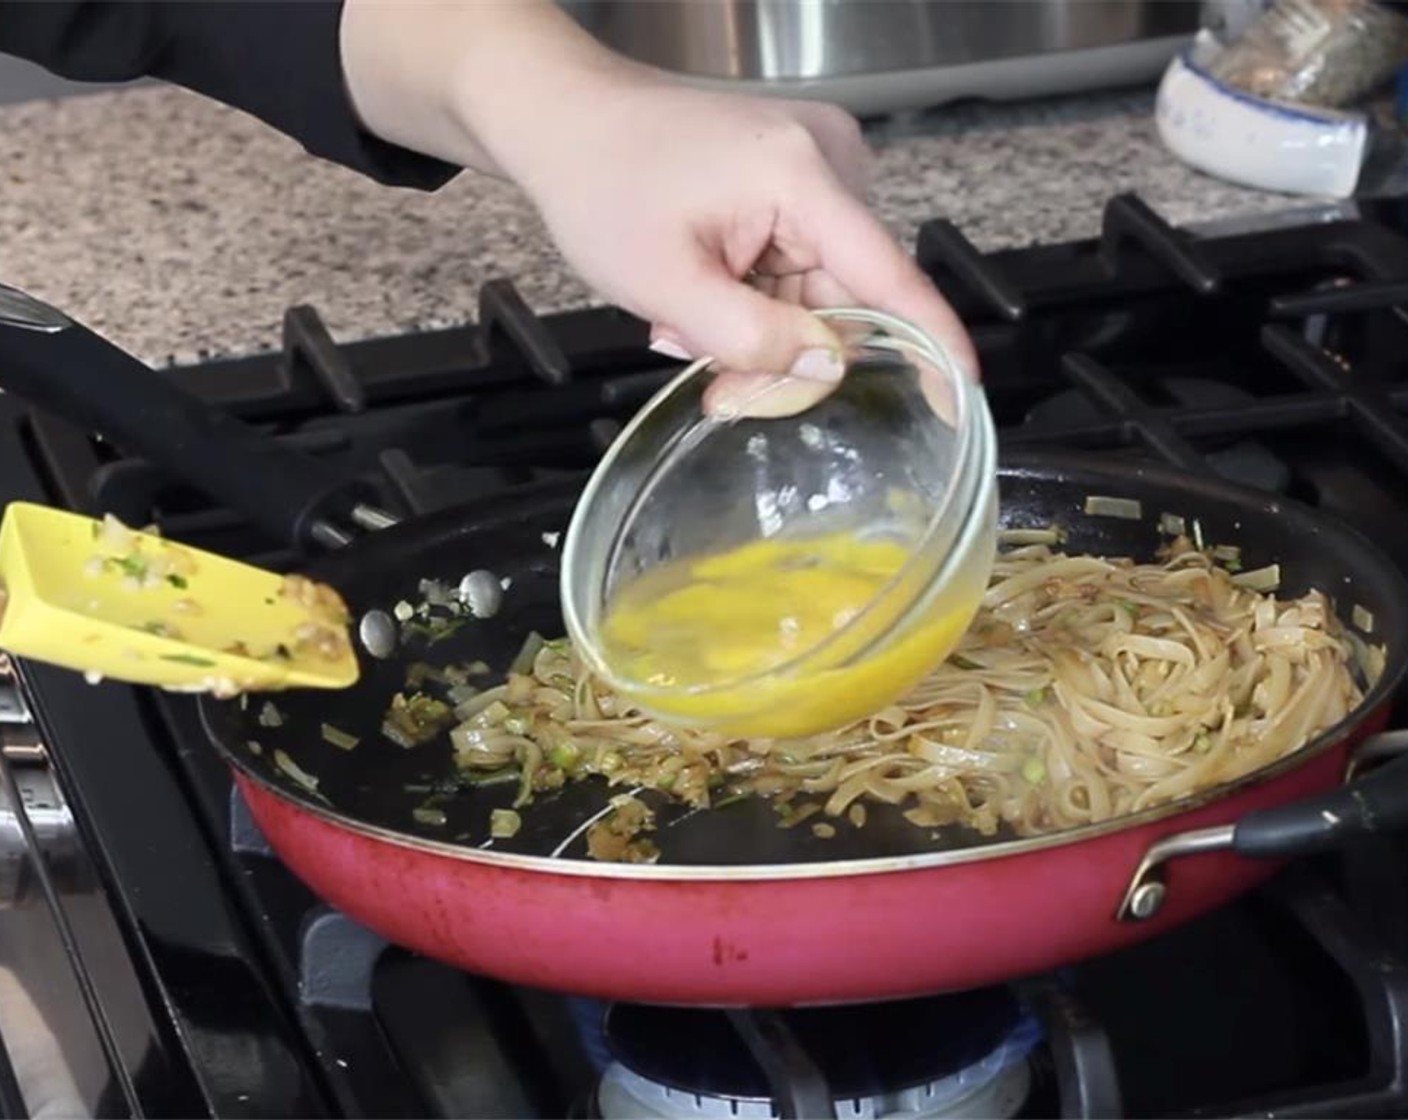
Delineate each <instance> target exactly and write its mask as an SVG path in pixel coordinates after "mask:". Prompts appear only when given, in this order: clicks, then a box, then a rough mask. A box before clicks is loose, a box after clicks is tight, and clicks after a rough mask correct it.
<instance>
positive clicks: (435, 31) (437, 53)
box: [341, 0, 654, 178]
mask: <svg viewBox="0 0 1408 1120" xmlns="http://www.w3.org/2000/svg"><path fill="white" fill-rule="evenodd" d="M341 42H342V59H343V70H344V73H345V74H346V78H347V87H348V91H349V93H350V95H351V98H352V102H353V104H354V105H355V106H356V109H357V112H358V115H359V116H360V117H361V120H362V122H363V125H364V126H365V127H366V128H367V129H368V130H369V131H370V132H372V133H373V134H375V135H377V136H379V137H381V138H382V139H383V140H386V141H389V142H390V143H393V144H398V145H401V146H403V147H406V148H410V149H413V150H415V151H418V152H424V153H426V154H428V155H432V156H435V157H437V158H440V159H443V160H448V161H450V162H453V163H457V164H460V165H462V166H465V167H473V168H475V169H477V170H480V171H488V172H491V173H494V174H500V175H508V176H510V177H512V178H522V177H525V176H528V177H531V169H530V168H528V167H527V166H525V165H524V164H523V161H522V159H521V158H520V155H519V153H520V152H521V151H527V150H532V151H537V152H541V151H542V149H543V146H544V145H548V144H551V143H552V142H553V137H552V135H551V133H552V129H553V127H554V122H555V121H558V120H561V119H563V118H566V117H574V118H575V119H576V120H578V121H579V122H580V121H581V120H582V116H581V114H582V112H583V111H585V112H589V113H590V112H594V111H596V110H597V109H598V108H599V106H598V105H595V104H593V105H591V106H587V105H584V104H583V98H586V97H592V98H593V99H597V98H601V97H603V96H606V95H607V91H609V90H610V89H611V88H612V87H613V85H616V84H629V83H630V82H631V81H633V80H647V79H648V78H649V77H651V76H653V74H654V72H652V71H650V70H648V69H647V68H645V67H642V66H638V65H636V64H634V63H630V62H628V61H626V60H625V59H622V58H620V57H619V56H617V55H615V54H612V53H611V52H610V51H608V50H606V49H605V48H604V47H602V46H601V45H600V44H598V43H597V42H596V40H595V39H593V38H592V37H591V36H590V35H588V34H587V33H586V32H585V31H583V30H582V29H581V28H580V27H578V26H577V24H576V23H575V22H574V21H573V20H572V19H571V18H570V17H569V16H567V15H566V14H565V13H563V12H562V11H560V10H559V9H558V7H557V6H556V5H555V4H553V3H551V2H550V0H454V2H451V0H430V2H421V0H346V4H345V7H344V9H343V17H342V28H341ZM563 107H571V108H572V110H573V112H572V113H570V114H564V113H562V112H561V109H562V108H563Z"/></svg>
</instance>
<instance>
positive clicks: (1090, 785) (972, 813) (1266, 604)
mask: <svg viewBox="0 0 1408 1120" xmlns="http://www.w3.org/2000/svg"><path fill="white" fill-rule="evenodd" d="M1351 656H1352V647H1351V644H1350V642H1349V641H1348V640H1347V638H1346V636H1345V634H1344V633H1343V631H1342V630H1341V627H1340V624H1339V622H1338V620H1337V619H1336V618H1335V615H1334V613H1333V611H1331V610H1330V609H1329V608H1328V605H1327V603H1326V601H1325V599H1324V596H1323V595H1322V594H1321V593H1320V592H1318V591H1312V592H1309V593H1308V594H1306V595H1305V596H1303V597H1302V598H1300V599H1297V600H1293V601H1278V600H1277V599H1275V598H1274V597H1273V596H1272V595H1271V594H1268V593H1264V592H1259V591H1256V590H1253V589H1252V588H1250V587H1246V586H1239V585H1238V583H1236V582H1235V581H1234V580H1233V579H1232V578H1231V576H1230V574H1229V573H1228V572H1227V571H1226V570H1225V569H1223V568H1221V567H1218V566H1217V564H1216V563H1215V562H1214V559H1213V557H1212V555H1211V554H1209V553H1205V552H1201V551H1198V550H1196V549H1194V547H1193V546H1192V544H1191V543H1190V542H1188V541H1187V540H1186V539H1182V538H1180V539H1179V540H1177V541H1175V542H1173V543H1172V544H1171V545H1170V546H1169V547H1168V548H1167V550H1166V552H1165V554H1164V556H1163V557H1162V559H1161V560H1160V561H1159V562H1156V563H1151V564H1137V563H1135V562H1133V561H1132V560H1129V559H1109V558H1095V557H1090V556H1067V555H1064V554H1062V553H1059V552H1055V551H1053V550H1052V548H1051V547H1050V545H1049V544H1044V543H1037V544H1025V545H1023V546H1022V547H1018V548H1015V549H1012V550H1011V551H1009V552H1007V553H1005V554H1004V555H1001V556H999V558H998V561H997V564H996V567H995V569H994V573H993V579H992V582H991V585H990V588H989V590H988V593H987V596H986V598H985V600H984V604H983V608H982V610H981V611H980V612H979V614H978V617H977V619H976V620H975V622H974V624H973V626H972V627H971V628H970V630H969V631H968V633H967V635H966V636H965V637H964V639H963V641H962V643H961V644H960V646H959V647H958V649H957V650H956V652H955V654H954V655H953V656H952V657H951V658H950V659H949V660H948V661H947V662H945V663H944V664H943V665H941V666H940V667H939V668H938V669H936V670H935V671H934V672H933V673H932V674H930V676H929V677H928V678H926V679H925V680H924V681H922V682H921V683H920V684H919V685H918V686H917V687H916V688H915V689H913V691H912V692H911V693H910V694H909V695H908V696H907V697H906V698H905V699H903V700H902V701H900V702H899V703H897V704H892V705H890V706H889V707H887V708H884V709H883V710H881V711H878V712H876V713H875V714H874V715H872V716H870V717H869V718H868V719H865V720H861V721H859V722H857V723H855V724H853V725H851V726H850V727H847V728H844V729H842V730H840V731H837V732H833V733H830V734H826V735H819V736H814V737H811V738H807V739H801V740H790V741H782V740H767V739H757V740H740V739H736V738H730V737H728V736H726V735H723V734H721V733H719V732H715V731H710V730H701V729H681V728H675V727H671V726H668V725H666V724H664V723H661V722H660V721H658V720H655V719H653V718H651V717H649V716H647V715H645V714H643V713H641V712H639V711H637V710H635V709H633V708H631V707H629V706H628V705H627V704H626V703H625V702H624V701H622V700H620V698H618V697H617V696H615V695H614V694H613V693H611V692H610V690H608V689H607V688H605V687H604V686H603V685H602V684H601V683H600V682H599V681H597V680H595V679H593V678H591V677H590V676H589V675H587V674H586V673H585V672H584V670H583V668H582V665H581V663H580V662H579V661H578V659H577V658H576V657H575V655H574V654H573V651H572V649H571V647H570V646H569V644H568V643H567V642H566V641H565V640H559V641H555V642H547V643H543V644H542V645H541V646H539V647H538V648H537V649H536V651H535V652H534V653H533V656H532V659H531V672H529V673H528V674H527V675H523V676H519V675H514V676H511V677H510V679H509V681H508V683H507V685H506V686H504V687H503V688H500V689H494V690H491V691H490V692H486V693H484V694H481V695H480V696H477V697H475V699H474V701H473V702H472V703H471V704H470V705H466V706H464V707H463V708H462V709H461V712H462V713H463V715H467V716H468V717H469V718H468V719H467V720H466V721H465V722H464V723H462V724H461V725H460V726H459V727H458V728H456V729H455V732H454V734H453V740H454V743H455V747H456V751H457V761H458V762H459V764H460V766H461V767H462V768H464V769H465V770H467V771H471V772H475V771H501V770H503V768H504V767H506V766H516V767H518V768H519V769H520V776H521V777H520V793H519V801H518V803H519V804H522V803H523V802H526V801H528V800H531V798H532V797H533V795H534V794H535V793H536V792H538V791H542V790H545V789H551V788H556V787H558V786H560V785H562V784H563V782H564V781H571V780H576V779H579V778H583V777H586V776H588V775H591V774H600V775H605V776H606V778H607V779H608V781H610V782H611V783H613V784H618V783H619V784H623V785H627V786H630V787H641V788H646V789H656V790H661V791H663V792H665V793H668V794H669V795H670V796H672V797H675V798H677V799H679V800H681V801H684V802H687V803H689V804H691V805H694V806H699V807H707V806H709V805H711V804H717V803H719V802H721V801H726V800H732V799H736V798H737V797H739V796H746V795H754V794H758V795H763V796H767V797H773V798H776V799H777V801H778V805H779V811H780V813H781V814H782V816H783V818H784V822H785V823H788V824H796V823H798V822H799V821H800V820H803V819H805V817H806V816H810V815H812V813H813V812H815V811H820V812H823V813H825V814H827V815H828V816H829V817H832V818H840V820H841V821H843V822H846V821H848V822H850V823H851V824H852V825H853V826H856V827H859V825H858V824H857V823H856V822H857V821H859V822H862V823H863V822H864V821H865V819H866V815H865V811H864V807H863V806H864V804H865V803H867V802H869V803H888V804H894V805H899V806H901V807H902V809H903V811H904V813H905V816H906V818H907V819H908V820H910V821H911V822H912V823H914V824H915V825H916V827H925V828H932V827H937V826H939V825H942V824H947V823H951V822H958V823H962V824H964V825H967V826H970V827H973V828H977V829H979V830H981V831H982V832H985V833H989V834H991V833H993V832H995V831H996V830H997V829H998V828H999V827H1000V826H1002V825H1006V826H1007V827H1008V828H1009V829H1011V830H1013V831H1015V832H1016V833H1017V834H1019V835H1031V834H1036V833H1042V832H1049V831H1053V830H1057V829H1064V828H1071V827H1074V826H1079V825H1083V824H1088V823H1092V822H1097V821H1103V820H1108V819H1109V818H1111V817H1115V816H1119V815H1121V814H1126V813H1132V812H1137V811H1139V810H1141V809H1144V808H1147V807H1149V806H1153V805H1158V804H1161V803H1165V802H1168V801H1172V800H1176V799H1178V798H1184V797H1188V796H1189V795H1191V794H1194V793H1196V792H1198V791H1199V790H1203V789H1206V788H1208V787H1212V786H1217V785H1220V784H1223V783H1226V782H1228V781H1231V780H1232V779H1234V778H1237V777H1239V776H1241V775H1244V774H1247V773H1249V772H1251V771H1253V770H1256V769H1259V768H1261V767H1263V766H1266V765H1267V764H1269V763H1271V762H1274V761H1275V760H1276V759H1278V758H1281V757H1283V756H1284V755H1286V754H1288V753H1289V752H1291V751H1294V750H1297V749H1298V748H1300V747H1301V746H1303V745H1304V744H1305V743H1306V742H1307V741H1308V740H1309V739H1311V738H1313V737H1314V736H1315V735H1316V734H1317V733H1318V732H1320V731H1323V730H1325V729H1326V728H1328V727H1330V726H1332V725H1333V724H1335V723H1337V722H1338V721H1339V720H1341V719H1342V718H1343V717H1344V716H1345V715H1347V714H1348V713H1349V712H1350V711H1351V710H1352V709H1353V708H1354V707H1355V706H1356V705H1357V704H1358V703H1359V701H1360V700H1361V699H1362V695H1361V692H1360V689H1359V686H1358V684H1357V683H1356V680H1355V676H1354V674H1353V672H1352V670H1351ZM495 701H501V702H497V703H496V702H495ZM811 805H816V806H818V807H819V808H818V809H815V810H814V809H812V808H809V806H811ZM803 814H805V815H803ZM826 834H827V833H826V832H825V831H823V832H822V833H821V835H826Z"/></svg>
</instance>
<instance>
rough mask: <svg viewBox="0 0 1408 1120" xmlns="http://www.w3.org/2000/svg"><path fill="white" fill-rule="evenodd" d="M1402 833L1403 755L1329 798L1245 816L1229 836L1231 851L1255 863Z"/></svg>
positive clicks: (1407, 790)
mask: <svg viewBox="0 0 1408 1120" xmlns="http://www.w3.org/2000/svg"><path fill="white" fill-rule="evenodd" d="M1396 734H1401V733H1394V732H1390V733H1389V735H1396ZM1387 737H1388V736H1380V737H1379V740H1378V741H1379V742H1383V740H1384V739H1386V738H1387ZM1402 828H1408V753H1400V754H1399V755H1398V756H1397V757H1396V758H1394V759H1392V760H1391V761H1389V762H1384V763H1381V764H1380V765H1378V766H1376V767H1374V769H1373V770H1370V771H1369V772H1368V773H1366V774H1362V775H1360V776H1358V777H1356V778H1354V779H1353V780H1352V781H1350V782H1348V783H1347V784H1345V785H1342V786H1340V787H1339V788H1337V789H1334V790H1331V791H1330V792H1329V793H1322V794H1320V795H1319V796H1318V797H1311V798H1307V799H1306V800H1304V801H1297V802H1294V803H1292V804H1290V805H1278V806H1276V807H1274V808H1271V809H1258V810H1256V811H1255V812H1252V813H1248V814H1247V815H1246V816H1245V817H1243V818H1242V819H1241V820H1239V821H1238V822H1237V825H1236V827H1235V828H1234V829H1233V830H1232V849H1233V850H1234V851H1235V852H1237V853H1238V854H1239V855H1244V856H1252V857H1255V858H1258V859H1287V858H1290V857H1292V856H1308V855H1314V854H1315V853H1316V852H1326V851H1329V850H1331V849H1332V848H1336V847H1338V846H1339V845H1340V843H1341V842H1342V841H1343V840H1344V839H1345V838H1346V837H1349V836H1354V835H1363V834H1365V833H1373V832H1392V831H1394V830H1395V829H1402Z"/></svg>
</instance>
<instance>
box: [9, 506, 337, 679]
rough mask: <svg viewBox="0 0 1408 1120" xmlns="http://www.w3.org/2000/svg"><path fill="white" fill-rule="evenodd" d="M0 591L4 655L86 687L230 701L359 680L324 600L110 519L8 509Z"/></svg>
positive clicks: (326, 596) (299, 586)
mask: <svg viewBox="0 0 1408 1120" xmlns="http://www.w3.org/2000/svg"><path fill="white" fill-rule="evenodd" d="M0 583H2V584H3V587H4V603H3V609H2V610H0V649H3V650H5V651H6V652H8V653H12V654H15V655H17V656H20V657H28V658H32V659H34V660H37V661H46V662H49V663H51V664H54V665H61V666H63V667H65V668H68V669H74V670H77V671H78V672H82V673H86V674H88V676H89V678H90V679H95V678H97V677H107V678H113V679H116V680H122V681H128V682H131V683H134V684H150V685H157V686H159V687H162V688H169V689H177V690H182V691H211V692H215V693H217V694H225V695H229V694H233V693H235V692H240V691H264V690H275V689H285V688H346V687H348V686H350V685H352V684H353V683H355V682H356V680H357V658H356V655H355V654H354V653H353V651H352V647H351V644H350V641H349V638H348V633H347V611H346V607H345V606H344V605H343V603H342V600H341V599H340V598H339V597H338V595H337V594H336V592H334V591H333V590H332V589H330V588H327V587H324V586H321V585H317V584H313V583H311V582H310V581H308V580H306V579H302V578H301V577H297V576H292V577H284V576H281V575H278V574H276V573H274V572H266V571H264V570H262V569H260V568H255V567H251V566H250V565H248V564H241V563H239V562H237V561H234V560H230V559H227V558H226V557H223V556H216V555H214V554H213V553H209V552H202V551H200V550H198V549H194V548H188V547H186V546H185V545H182V544H177V543H174V542H170V541H166V540H163V539H162V538H161V537H159V536H157V535H155V534H152V533H143V532H136V531H133V530H131V529H128V528H127V527H125V526H123V525H122V524H121V523H119V522H117V521H115V520H113V519H111V518H109V519H107V520H105V521H95V520H93V519H92V518H88V517H83V516H80V515H78V514H74V513H67V512H64V511H61V510H55V509H49V508H48V507H46V506H40V505H32V504H30V503H27V502H12V503H10V504H9V505H8V506H6V507H5V513H4V520H3V523H0Z"/></svg>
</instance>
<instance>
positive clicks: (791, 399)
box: [704, 373, 836, 420]
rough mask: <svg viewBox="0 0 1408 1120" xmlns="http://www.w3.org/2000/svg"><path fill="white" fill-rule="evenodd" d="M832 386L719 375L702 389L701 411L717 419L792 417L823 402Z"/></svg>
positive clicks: (761, 376)
mask: <svg viewBox="0 0 1408 1120" xmlns="http://www.w3.org/2000/svg"><path fill="white" fill-rule="evenodd" d="M835 388H836V383H831V384H828V383H826V382H821V381H803V380H802V379H801V378H797V377H776V376H774V375H772V374H767V373H722V374H720V375H719V376H718V377H716V378H715V379H714V380H713V381H712V382H711V383H710V385H709V387H708V388H707V389H705V390H704V412H705V413H706V414H707V415H709V416H713V417H714V418H715V419H719V420H732V419H735V418H737V417H740V416H747V417H750V418H752V419H755V420H776V419H780V418H782V417H784V416H796V415H797V413H799V412H805V411H806V410H807V409H809V408H811V407H812V406H813V405H814V404H817V403H819V402H820V401H822V400H824V399H825V398H826V397H827V396H828V395H829V394H830V393H831V392H832V391H833V390H834V389H835Z"/></svg>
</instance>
